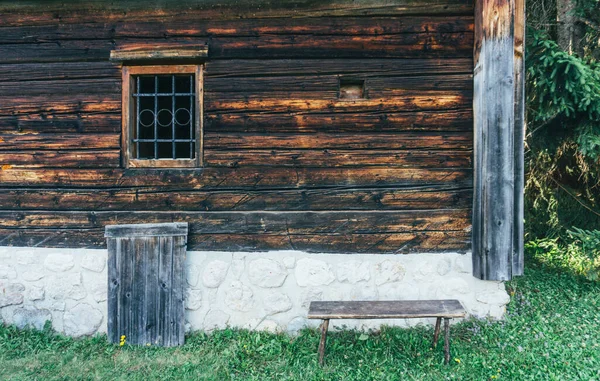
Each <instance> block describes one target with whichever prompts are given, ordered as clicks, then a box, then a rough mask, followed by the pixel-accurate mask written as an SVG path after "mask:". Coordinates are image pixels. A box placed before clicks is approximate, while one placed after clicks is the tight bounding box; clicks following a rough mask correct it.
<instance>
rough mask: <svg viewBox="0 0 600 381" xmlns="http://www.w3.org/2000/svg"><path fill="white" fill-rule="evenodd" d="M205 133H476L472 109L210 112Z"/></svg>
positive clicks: (206, 120) (205, 121) (205, 122)
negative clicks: (276, 112) (275, 112)
mask: <svg viewBox="0 0 600 381" xmlns="http://www.w3.org/2000/svg"><path fill="white" fill-rule="evenodd" d="M204 131H205V132H212V133H219V134H221V133H225V132H245V133H313V132H351V133H356V132H363V133H364V132H400V131H470V132H471V133H472V131H473V111H472V110H471V109H470V108H464V109H457V110H451V111H448V110H442V111H413V112H385V111H384V112H380V111H373V110H369V111H366V112H335V111H334V110H325V111H323V110H321V111H320V112H314V113H313V112H312V111H311V110H303V111H300V112H298V111H296V112H292V111H289V112H287V113H278V114H273V113H270V112H268V110H265V111H262V112H260V111H259V112H253V111H245V112H237V113H230V112H214V111H213V112H206V113H205V115H204Z"/></svg>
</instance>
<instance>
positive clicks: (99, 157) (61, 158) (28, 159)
mask: <svg viewBox="0 0 600 381" xmlns="http://www.w3.org/2000/svg"><path fill="white" fill-rule="evenodd" d="M0 147H1V146H0ZM120 158H121V151H120V150H115V149H113V150H101V151H99V150H51V151H43V150H32V151H0V165H2V166H3V167H5V168H6V167H9V168H61V167H62V168H117V167H119V165H120Z"/></svg>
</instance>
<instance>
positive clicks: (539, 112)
mask: <svg viewBox="0 0 600 381" xmlns="http://www.w3.org/2000/svg"><path fill="white" fill-rule="evenodd" d="M529 41H530V43H529V44H528V51H527V57H528V63H529V64H528V65H527V66H528V68H527V75H528V82H527V86H528V90H529V91H528V94H529V97H528V101H529V102H528V103H529V107H530V110H531V111H532V112H531V115H530V116H531V117H532V118H531V119H530V121H534V122H539V121H542V122H547V121H548V120H551V119H553V118H556V117H558V116H563V117H566V118H582V117H584V118H587V119H588V120H590V121H596V122H597V121H600V65H597V64H595V63H589V62H585V61H583V60H582V59H580V58H578V57H575V56H572V55H570V54H568V53H566V52H564V51H562V50H561V49H560V48H559V47H558V44H556V42H554V41H552V40H550V39H548V38H547V35H546V34H545V33H542V32H536V31H531V33H530V36H529Z"/></svg>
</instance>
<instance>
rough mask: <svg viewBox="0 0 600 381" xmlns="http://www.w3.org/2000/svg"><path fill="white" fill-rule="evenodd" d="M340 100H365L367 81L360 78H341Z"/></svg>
mask: <svg viewBox="0 0 600 381" xmlns="http://www.w3.org/2000/svg"><path fill="white" fill-rule="evenodd" d="M338 95H339V96H338V98H339V99H347V100H355V99H364V98H365V80H364V79H359V78H347V77H340V78H339V94H338Z"/></svg>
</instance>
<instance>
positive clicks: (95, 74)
mask: <svg viewBox="0 0 600 381" xmlns="http://www.w3.org/2000/svg"><path fill="white" fill-rule="evenodd" d="M0 72H1V73H2V79H3V81H6V82H29V81H54V80H65V79H73V80H83V79H101V78H113V79H119V78H120V77H121V68H120V67H119V65H118V64H115V63H113V62H108V61H100V62H46V63H44V64H43V65H42V66H40V65H39V64H37V63H33V64H32V63H18V64H3V65H0Z"/></svg>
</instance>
